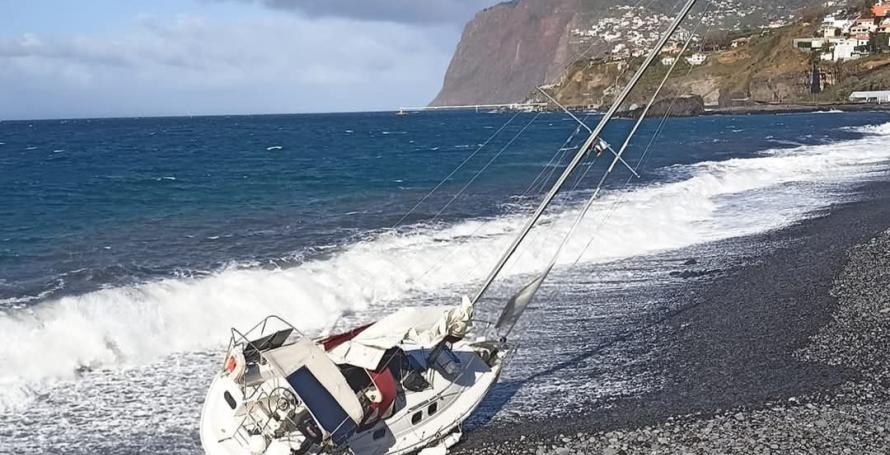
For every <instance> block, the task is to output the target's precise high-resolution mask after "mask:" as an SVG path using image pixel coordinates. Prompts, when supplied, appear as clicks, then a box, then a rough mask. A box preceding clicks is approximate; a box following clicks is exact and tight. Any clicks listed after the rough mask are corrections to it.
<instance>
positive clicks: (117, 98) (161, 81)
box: [0, 15, 457, 118]
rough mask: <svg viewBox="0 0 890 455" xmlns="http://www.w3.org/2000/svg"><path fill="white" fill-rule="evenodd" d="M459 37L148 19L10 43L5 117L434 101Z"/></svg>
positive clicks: (0, 45)
mask: <svg viewBox="0 0 890 455" xmlns="http://www.w3.org/2000/svg"><path fill="white" fill-rule="evenodd" d="M443 36H447V37H448V38H447V39H443V38H442V37H443ZM456 39H457V36H455V35H454V31H453V30H452V28H451V27H448V26H445V25H443V26H434V25H425V26H423V27H419V26H412V25H408V24H395V23H387V22H375V21H356V20H351V19H338V18H327V19H315V20H309V19H306V18H301V17H299V16H297V15H293V16H290V15H283V16H282V15H273V16H269V17H264V18H251V19H244V20H241V21H234V22H213V21H210V20H207V19H203V18H200V17H194V16H179V17H176V18H163V17H149V16H144V17H140V18H139V19H138V20H137V21H135V22H134V23H133V24H131V25H130V26H128V27H127V29H126V31H124V32H116V33H115V34H107V33H104V34H103V33H96V34H86V35H69V36H62V37H58V36H40V35H34V34H28V35H22V36H14V37H2V36H0V118H28V117H56V116H93V115H97V116H98V115H155V114H205V113H206V114H221V113H262V112H306V111H337V110H362V109H368V110H371V109H386V108H395V107H398V105H400V104H417V103H425V102H427V101H428V100H429V99H431V98H432V97H433V96H434V95H435V93H436V91H437V90H438V89H439V86H440V84H441V80H442V75H443V74H444V71H445V67H446V66H447V64H448V61H449V59H450V54H451V51H452V49H453V46H454V42H456Z"/></svg>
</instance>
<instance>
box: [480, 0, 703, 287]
mask: <svg viewBox="0 0 890 455" xmlns="http://www.w3.org/2000/svg"><path fill="white" fill-rule="evenodd" d="M696 1H697V0H687V1H686V4H685V5H684V6H683V9H682V10H681V11H680V13H679V14H678V15H677V17H676V18H674V21H673V22H672V23H671V25H670V27H669V28H668V30H667V32H666V33H665V34H664V35H663V36H662V37H661V39H660V40H659V41H658V44H656V46H655V47H654V48H653V49H652V51H651V52H650V53H649V55H648V56H647V57H646V60H645V61H644V62H643V65H642V66H640V68H639V69H638V70H637V72H636V73H635V74H634V76H633V78H631V80H630V82H628V84H627V86H625V87H624V90H623V91H622V92H621V94H620V95H618V97H617V98H615V101H614V102H613V103H612V106H611V107H610V108H609V110H608V112H606V115H605V116H603V118H602V119H600V121H599V123H598V124H597V125H596V128H594V129H593V131H591V133H590V136H589V137H588V138H587V140H586V141H585V142H584V144H583V145H582V146H581V148H579V149H578V153H576V154H575V156H574V157H573V158H572V161H571V162H570V163H569V164H568V166H566V168H565V170H564V171H563V173H562V175H560V176H559V179H558V180H557V181H556V183H554V184H553V187H552V188H550V191H548V192H547V195H546V196H544V200H543V201H541V204H540V205H539V206H538V208H537V209H536V210H535V213H534V214H533V215H532V217H531V218H530V219H529V220H528V221H527V222H526V224H525V226H523V228H522V230H521V231H520V232H519V234H518V235H517V236H516V238H515V239H513V243H511V244H510V246H509V247H508V248H507V250H506V251H504V253H503V255H501V258H500V259H499V260H498V262H497V264H496V265H495V266H494V268H493V269H492V270H491V272H489V274H488V277H486V278H485V282H484V283H483V284H482V287H481V288H479V291H477V292H476V295H475V296H473V300H472V303H473V304H476V303H477V302H478V301H479V299H481V298H482V296H483V295H484V294H485V292H486V291H488V288H489V287H491V284H492V283H493V282H494V280H495V278H497V276H498V274H500V273H501V270H503V268H504V266H505V265H506V264H507V261H508V260H509V259H510V257H512V256H513V253H515V252H516V249H517V248H519V245H520V244H521V243H522V241H523V240H525V237H526V236H527V235H528V233H529V232H530V231H531V230H532V228H533V227H534V226H535V223H537V222H538V220H539V219H540V218H541V215H543V214H544V210H546V209H547V207H548V206H550V203H551V202H553V199H554V198H555V197H556V195H557V194H558V193H559V190H560V189H562V187H563V185H565V182H566V180H568V178H569V176H570V175H571V174H572V172H574V171H575V169H576V168H577V167H578V165H580V164H581V161H582V160H583V159H584V156H585V155H587V152H588V151H589V150H590V148H591V147H592V146H593V145H594V144H595V143H597V142H598V139H599V137H600V134H602V132H603V129H605V127H606V124H608V123H609V121H611V120H612V117H614V116H615V113H616V112H617V111H618V109H619V108H620V107H621V105H622V104H624V101H625V100H627V97H628V96H629V95H630V92H631V91H632V90H633V89H634V87H635V86H636V85H637V83H639V81H640V78H641V77H642V76H643V73H645V72H646V70H647V69H648V68H649V66H651V65H652V62H653V61H655V59H656V58H657V57H658V54H659V53H661V50H662V49H664V46H665V45H666V44H667V42H668V40H669V39H670V38H671V36H673V34H674V32H676V31H677V29H678V28H679V27H680V24H681V23H682V22H683V21H684V20H685V19H686V17H687V16H688V15H689V12H690V11H691V10H692V7H693V6H695V3H696Z"/></svg>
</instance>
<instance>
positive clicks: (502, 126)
mask: <svg viewBox="0 0 890 455" xmlns="http://www.w3.org/2000/svg"><path fill="white" fill-rule="evenodd" d="M519 114H520V113H519V112H517V113H516V114H514V115H513V117H510V119H509V120H507V121H506V122H505V123H504V124H503V125H501V127H500V128H498V130H497V131H495V132H494V133H492V134H491V136H489V137H488V139H486V140H485V142H483V143H482V144H481V145H479V146H478V147H477V148H476V150H474V151H473V153H470V155H469V156H467V157H466V158H465V159H464V160H463V161H462V162H461V163H460V164H458V165H457V167H456V168H454V169H453V170H452V171H451V173H449V174H448V175H447V176H445V178H444V179H442V180H441V181H440V182H439V183H438V184H437V185H436V186H435V187H433V189H431V190H430V191H429V192H428V193H427V194H426V195H425V196H423V197H422V198H420V200H419V201H417V204H415V205H414V207H411V209H410V210H408V212H407V213H405V214H404V215H403V216H402V217H401V218H399V221H396V223H395V224H393V226H392V229H395V228H397V227H399V225H401V224H402V222H404V221H405V220H406V219H407V218H408V217H409V216H411V214H413V213H414V212H415V211H416V210H417V208H418V207H420V206H421V204H423V203H424V202H426V200H427V199H429V198H430V197H431V196H432V195H433V193H435V192H436V191H438V190H439V188H441V187H442V186H443V185H445V182H447V181H448V180H450V179H451V177H454V175H455V174H457V173H458V172H459V171H460V170H461V169H463V167H464V166H465V165H466V164H467V163H469V162H470V160H472V159H473V158H474V157H475V156H476V155H477V154H478V153H479V152H480V151H481V150H482V149H483V148H485V146H487V145H488V144H489V143H490V142H491V141H492V140H494V138H495V137H496V136H497V135H498V134H500V133H501V132H502V131H504V129H506V128H507V126H508V125H510V123H512V122H513V120H515V119H516V117H518V116H519Z"/></svg>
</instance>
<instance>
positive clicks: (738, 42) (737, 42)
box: [730, 36, 751, 49]
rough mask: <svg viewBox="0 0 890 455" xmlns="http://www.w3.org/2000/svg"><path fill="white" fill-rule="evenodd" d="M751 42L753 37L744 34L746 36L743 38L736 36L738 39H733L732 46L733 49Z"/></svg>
mask: <svg viewBox="0 0 890 455" xmlns="http://www.w3.org/2000/svg"><path fill="white" fill-rule="evenodd" d="M750 42H751V37H750V36H744V37H742V38H736V39H734V40H732V43H731V44H730V47H732V48H733V49H735V48H737V47H742V46H744V45H746V44H748V43H750Z"/></svg>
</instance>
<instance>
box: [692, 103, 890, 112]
mask: <svg viewBox="0 0 890 455" xmlns="http://www.w3.org/2000/svg"><path fill="white" fill-rule="evenodd" d="M831 110H837V111H841V112H868V111H890V104H864V103H827V104H821V103H820V104H796V103H790V104H755V105H751V106H735V107H717V108H712V109H708V108H707V107H706V108H705V112H704V113H703V114H701V115H753V114H805V113H813V112H825V111H831Z"/></svg>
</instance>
